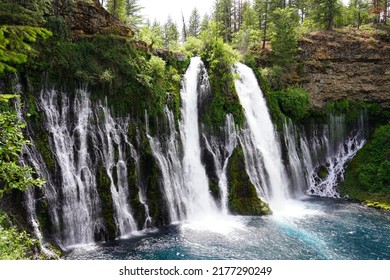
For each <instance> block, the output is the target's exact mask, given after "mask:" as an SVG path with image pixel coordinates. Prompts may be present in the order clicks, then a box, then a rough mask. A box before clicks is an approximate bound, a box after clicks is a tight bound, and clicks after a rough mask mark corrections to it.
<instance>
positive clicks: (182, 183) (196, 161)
mask: <svg viewBox="0 0 390 280" xmlns="http://www.w3.org/2000/svg"><path fill="white" fill-rule="evenodd" d="M203 68H204V65H203V63H202V61H201V60H200V58H192V59H191V63H190V66H189V68H188V70H187V72H186V73H185V75H184V78H183V82H182V90H181V98H182V108H181V122H180V130H179V131H180V137H178V132H177V131H176V127H175V123H174V118H173V114H172V112H170V111H169V110H168V109H166V110H165V112H166V116H167V119H168V125H169V136H168V139H167V140H165V143H164V141H160V140H158V139H156V138H153V137H150V136H148V138H149V141H150V144H151V147H152V150H153V153H154V155H155V156H156V158H157V160H158V163H159V166H160V169H161V172H162V177H163V178H162V182H163V188H164V193H165V198H166V199H167V201H168V205H169V214H170V220H171V221H172V222H176V221H180V220H184V219H188V220H196V219H199V218H202V217H207V216H208V215H210V213H215V212H216V211H217V209H216V205H215V202H214V200H213V198H212V197H211V195H210V193H209V184H208V178H207V176H206V171H205V168H204V166H203V164H202V162H201V152H200V142H199V137H200V134H199V121H198V86H202V85H199V81H201V82H202V81H203V82H204V83H206V82H208V81H207V80H206V77H203V78H202V77H200V75H201V70H202V69H203ZM180 145H181V146H182V149H183V151H182V153H180V152H179V146H180Z"/></svg>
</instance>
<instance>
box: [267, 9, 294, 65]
mask: <svg viewBox="0 0 390 280" xmlns="http://www.w3.org/2000/svg"><path fill="white" fill-rule="evenodd" d="M273 17H274V19H275V21H274V30H273V33H272V36H271V47H272V53H273V56H274V59H275V63H277V64H279V65H283V66H284V65H286V64H288V63H291V62H293V61H294V60H295V55H296V53H297V51H298V41H297V34H296V27H297V26H298V15H297V13H296V10H295V9H293V8H284V9H280V8H278V9H276V10H275V11H274V12H273Z"/></svg>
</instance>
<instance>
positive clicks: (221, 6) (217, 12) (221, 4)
mask: <svg viewBox="0 0 390 280" xmlns="http://www.w3.org/2000/svg"><path fill="white" fill-rule="evenodd" d="M232 18H233V1H232V0H216V1H215V3H214V20H215V22H216V23H217V25H218V30H219V32H220V34H221V35H222V37H223V39H224V41H225V42H231V39H232V33H233V32H232V31H233V29H232V28H233V26H232Z"/></svg>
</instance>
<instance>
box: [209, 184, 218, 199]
mask: <svg viewBox="0 0 390 280" xmlns="http://www.w3.org/2000/svg"><path fill="white" fill-rule="evenodd" d="M209 190H210V192H211V195H212V196H213V197H214V199H218V197H219V185H218V182H214V181H212V180H210V181H209Z"/></svg>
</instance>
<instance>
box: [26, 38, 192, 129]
mask: <svg viewBox="0 0 390 280" xmlns="http://www.w3.org/2000/svg"><path fill="white" fill-rule="evenodd" d="M49 44H50V45H51V47H50V48H49V50H48V51H46V53H45V54H43V55H42V57H41V59H42V60H41V62H40V64H39V65H38V64H36V63H35V64H33V65H31V67H35V68H37V70H39V69H41V68H44V67H48V72H49V79H50V80H51V82H52V83H53V84H56V85H57V86H58V87H62V88H64V89H65V90H67V91H69V92H70V93H71V92H72V91H73V89H74V88H77V87H78V86H80V85H88V88H89V89H90V90H91V92H92V93H93V94H92V98H94V99H101V98H103V97H104V96H106V95H107V94H108V95H110V96H111V97H112V98H109V99H108V103H109V105H110V106H113V107H114V112H115V113H117V114H121V113H122V112H133V115H134V116H137V117H139V118H144V116H145V110H146V111H147V112H148V115H149V117H150V119H151V120H150V124H151V129H153V122H154V120H155V119H156V118H157V117H161V116H162V115H163V111H164V106H165V105H168V106H169V107H170V108H171V109H172V110H173V111H174V112H175V116H176V117H178V116H179V106H180V98H179V93H180V80H181V76H180V75H181V74H182V73H183V72H184V70H185V68H186V66H187V62H186V61H183V62H182V63H180V62H177V61H175V60H174V59H170V58H169V54H168V56H167V58H166V61H165V60H163V59H161V58H160V57H157V56H154V55H152V54H151V53H150V52H148V50H147V49H143V48H142V47H141V46H138V45H137V42H133V41H130V40H128V39H126V38H119V37H116V36H102V35H96V36H94V37H93V38H90V37H80V38H78V39H77V40H73V41H70V40H68V39H64V40H58V39H56V40H50V41H49ZM44 47H47V46H44ZM32 78H33V77H32ZM34 81H35V83H36V84H37V86H39V85H40V82H41V77H40V76H37V77H35V78H34V79H32V82H33V83H34ZM103 99H104V98H103Z"/></svg>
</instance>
